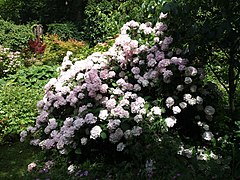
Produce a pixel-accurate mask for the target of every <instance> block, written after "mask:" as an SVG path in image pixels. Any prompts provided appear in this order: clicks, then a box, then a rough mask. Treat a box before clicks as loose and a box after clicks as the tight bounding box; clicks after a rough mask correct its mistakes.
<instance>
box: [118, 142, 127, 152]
mask: <svg viewBox="0 0 240 180" xmlns="http://www.w3.org/2000/svg"><path fill="white" fill-rule="evenodd" d="M125 147H126V145H125V144H123V143H122V142H121V143H119V144H118V145H117V151H123V150H124V148H125Z"/></svg>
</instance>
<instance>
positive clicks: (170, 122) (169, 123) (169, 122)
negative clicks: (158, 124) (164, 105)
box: [165, 116, 177, 128]
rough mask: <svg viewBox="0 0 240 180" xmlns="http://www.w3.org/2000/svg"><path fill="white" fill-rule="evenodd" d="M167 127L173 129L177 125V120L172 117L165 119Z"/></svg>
mask: <svg viewBox="0 0 240 180" xmlns="http://www.w3.org/2000/svg"><path fill="white" fill-rule="evenodd" d="M165 122H166V124H167V127H169V128H170V127H173V126H174V125H175V124H176V123H177V119H176V118H175V117H174V116H171V117H168V118H166V119H165Z"/></svg>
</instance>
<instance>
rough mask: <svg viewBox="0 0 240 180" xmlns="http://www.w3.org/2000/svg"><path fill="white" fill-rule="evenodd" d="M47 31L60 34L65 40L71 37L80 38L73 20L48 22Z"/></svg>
mask: <svg viewBox="0 0 240 180" xmlns="http://www.w3.org/2000/svg"><path fill="white" fill-rule="evenodd" d="M47 33H49V34H55V35H58V37H59V38H60V39H61V40H64V41H67V40H68V39H70V38H73V39H79V38H80V35H79V31H78V28H77V26H76V25H74V24H73V23H71V22H65V23H53V24H48V25H47Z"/></svg>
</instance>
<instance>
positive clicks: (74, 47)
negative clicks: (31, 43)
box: [40, 35, 112, 64]
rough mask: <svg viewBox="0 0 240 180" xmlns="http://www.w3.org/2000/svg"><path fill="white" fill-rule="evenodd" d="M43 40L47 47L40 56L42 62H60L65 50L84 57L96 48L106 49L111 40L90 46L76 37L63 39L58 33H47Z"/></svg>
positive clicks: (80, 57)
mask: <svg viewBox="0 0 240 180" xmlns="http://www.w3.org/2000/svg"><path fill="white" fill-rule="evenodd" d="M44 42H45V43H46V45H47V47H46V49H45V52H44V55H43V56H42V57H41V58H40V59H41V61H42V62H43V63H44V64H60V63H61V62H62V59H63V58H64V56H65V54H66V52H67V51H71V52H73V53H74V57H77V58H79V59H85V58H86V57H87V56H88V55H90V54H92V53H93V52H94V51H96V50H97V51H100V52H103V51H106V49H107V48H108V47H109V46H110V45H111V44H112V40H109V41H107V42H105V43H102V44H98V45H96V46H94V47H92V48H90V47H89V44H87V43H85V42H83V41H78V40H76V39H68V40H67V41H63V40H61V39H60V38H59V37H58V35H47V36H45V38H44Z"/></svg>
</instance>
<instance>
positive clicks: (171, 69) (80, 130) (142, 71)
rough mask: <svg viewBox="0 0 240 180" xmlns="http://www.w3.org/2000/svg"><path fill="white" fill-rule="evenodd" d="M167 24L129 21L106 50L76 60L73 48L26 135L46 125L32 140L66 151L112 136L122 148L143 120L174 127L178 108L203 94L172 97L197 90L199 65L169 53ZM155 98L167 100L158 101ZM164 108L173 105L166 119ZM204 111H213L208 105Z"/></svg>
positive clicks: (141, 129)
mask: <svg viewBox="0 0 240 180" xmlns="http://www.w3.org/2000/svg"><path fill="white" fill-rule="evenodd" d="M161 18H164V17H163V16H161ZM166 30H167V26H166V25H165V24H164V23H162V22H158V23H156V24H155V26H153V25H152V24H151V23H145V24H139V23H137V22H135V21H130V22H128V23H126V24H125V25H124V26H123V27H122V29H121V34H120V35H119V36H118V37H117V38H116V40H115V43H114V44H113V46H112V47H111V48H110V49H109V50H108V51H107V52H105V53H98V52H97V53H93V54H92V55H90V56H88V57H87V58H86V59H85V60H78V61H72V60H71V52H67V55H66V57H64V59H63V63H62V66H61V67H60V68H59V72H60V75H59V77H58V78H53V79H51V80H50V81H49V82H48V83H47V84H46V85H45V96H44V97H43V99H42V100H41V101H39V102H38V104H37V107H38V110H39V116H38V117H37V119H36V125H35V126H34V127H29V128H28V129H27V131H24V132H23V133H21V135H22V136H21V140H22V141H23V140H24V139H25V137H26V136H27V134H28V133H33V134H34V133H36V132H40V130H41V129H43V133H44V136H42V137H41V138H39V137H36V139H33V140H32V141H31V144H34V145H38V146H40V147H42V148H44V149H52V148H56V149H58V150H59V151H60V152H61V153H66V152H67V148H66V147H68V148H69V147H70V148H72V149H76V148H81V146H87V145H88V143H89V142H94V141H98V139H99V138H108V140H109V141H110V142H111V143H113V144H116V150H117V151H122V150H124V148H125V147H126V146H127V142H128V141H129V140H131V139H132V138H134V137H137V136H140V135H141V134H142V133H143V132H144V127H143V124H144V123H143V121H145V122H150V123H151V122H153V121H161V123H162V126H163V127H165V128H166V127H167V128H170V127H173V126H174V124H175V123H177V119H176V117H174V116H175V115H176V114H179V113H181V111H182V109H184V108H187V107H188V106H193V105H196V104H198V105H201V104H202V99H201V97H200V96H196V97H194V96H192V95H191V94H184V95H183V97H182V99H183V100H182V101H181V102H179V103H178V100H179V98H175V97H171V96H169V97H167V94H174V93H175V94H177V95H178V94H181V93H182V92H183V91H184V90H185V89H186V88H189V87H191V88H190V89H192V92H194V91H196V89H197V87H195V84H194V80H195V79H196V76H197V74H198V71H197V69H196V68H194V67H192V66H187V63H188V61H187V60H186V59H182V58H181V57H172V56H171V55H169V54H172V52H171V51H170V49H169V46H170V44H171V43H172V41H173V38H172V37H171V36H164V31H166ZM150 44H153V45H150ZM176 77H178V81H177V82H175V79H176ZM171 83H172V84H171ZM176 83H179V84H176ZM181 83H182V84H181ZM169 84H171V86H173V87H175V90H174V92H169V93H166V92H164V91H162V90H161V88H162V87H164V86H167V85H169ZM164 93H165V94H164ZM156 98H159V99H166V102H165V103H164V104H159V103H158V101H156ZM177 99H178V100H177ZM164 108H167V109H171V110H172V113H168V114H166V115H165V116H167V117H166V120H164V118H163V116H162V115H163V114H162V110H163V109H164ZM205 112H207V113H208V114H210V115H212V114H213V113H212V112H213V110H212V109H211V108H209V107H208V108H207V109H205ZM36 134H37V133H36ZM43 137H44V138H43Z"/></svg>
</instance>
